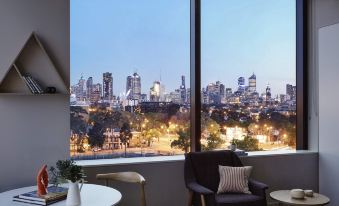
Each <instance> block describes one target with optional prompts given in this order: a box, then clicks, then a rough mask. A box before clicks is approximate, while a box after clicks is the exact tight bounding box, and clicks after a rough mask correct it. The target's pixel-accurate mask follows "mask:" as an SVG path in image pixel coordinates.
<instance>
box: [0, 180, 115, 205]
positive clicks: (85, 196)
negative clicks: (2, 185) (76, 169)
mask: <svg viewBox="0 0 339 206" xmlns="http://www.w3.org/2000/svg"><path fill="white" fill-rule="evenodd" d="M36 189H37V187H36V186H32V187H23V188H19V189H15V190H10V191H7V192H3V193H0V205H1V206H18V205H29V204H23V203H17V202H14V201H12V198H13V197H14V196H16V195H19V194H22V193H25V192H31V191H34V190H36ZM120 200H121V193H120V192H119V191H118V190H116V189H113V188H110V187H105V186H101V185H92V184H84V186H83V187H82V190H81V206H94V205H95V206H111V205H116V204H118V203H119V202H120ZM65 205H66V200H63V201H60V202H57V203H54V204H52V205H51V206H65Z"/></svg>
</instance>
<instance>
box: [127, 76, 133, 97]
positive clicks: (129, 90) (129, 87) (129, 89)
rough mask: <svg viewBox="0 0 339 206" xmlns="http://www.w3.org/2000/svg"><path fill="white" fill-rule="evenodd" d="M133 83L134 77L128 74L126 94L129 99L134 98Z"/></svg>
mask: <svg viewBox="0 0 339 206" xmlns="http://www.w3.org/2000/svg"><path fill="white" fill-rule="evenodd" d="M132 85H133V77H132V76H127V80H126V95H127V99H132Z"/></svg>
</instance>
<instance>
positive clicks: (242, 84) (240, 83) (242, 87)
mask: <svg viewBox="0 0 339 206" xmlns="http://www.w3.org/2000/svg"><path fill="white" fill-rule="evenodd" d="M238 91H239V92H244V91H245V78H244V77H239V78H238Z"/></svg>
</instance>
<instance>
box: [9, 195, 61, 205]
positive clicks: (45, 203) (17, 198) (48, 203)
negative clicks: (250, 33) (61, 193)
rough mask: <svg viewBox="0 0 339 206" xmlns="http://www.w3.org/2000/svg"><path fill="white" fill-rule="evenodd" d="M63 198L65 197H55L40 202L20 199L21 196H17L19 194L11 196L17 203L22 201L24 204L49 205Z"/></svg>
mask: <svg viewBox="0 0 339 206" xmlns="http://www.w3.org/2000/svg"><path fill="white" fill-rule="evenodd" d="M65 199H66V197H64V198H62V199H56V200H50V201H47V202H42V201H34V200H27V199H22V198H20V197H19V195H17V196H14V197H13V201H14V202H18V203H22V204H26V205H51V204H54V203H56V202H59V201H62V200H65Z"/></svg>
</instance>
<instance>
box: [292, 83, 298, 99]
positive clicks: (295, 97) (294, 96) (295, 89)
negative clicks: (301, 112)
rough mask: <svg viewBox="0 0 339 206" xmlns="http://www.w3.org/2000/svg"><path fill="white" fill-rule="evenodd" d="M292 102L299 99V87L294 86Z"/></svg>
mask: <svg viewBox="0 0 339 206" xmlns="http://www.w3.org/2000/svg"><path fill="white" fill-rule="evenodd" d="M292 91H293V93H292V100H296V99H297V86H293V87H292Z"/></svg>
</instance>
